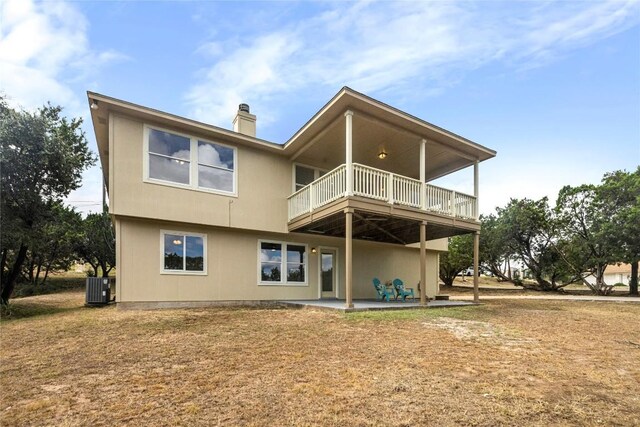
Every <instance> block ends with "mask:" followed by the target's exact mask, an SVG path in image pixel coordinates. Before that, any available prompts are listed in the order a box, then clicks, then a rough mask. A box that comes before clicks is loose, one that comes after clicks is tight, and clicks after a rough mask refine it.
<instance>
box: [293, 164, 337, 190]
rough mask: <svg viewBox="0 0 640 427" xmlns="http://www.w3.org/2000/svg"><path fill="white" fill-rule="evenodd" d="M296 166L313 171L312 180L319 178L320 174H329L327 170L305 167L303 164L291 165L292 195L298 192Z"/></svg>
mask: <svg viewBox="0 0 640 427" xmlns="http://www.w3.org/2000/svg"><path fill="white" fill-rule="evenodd" d="M296 166H302V167H303V168H307V169H313V180H314V181H315V180H316V179H318V178H320V172H324V173H325V174H326V173H327V172H329V170H328V169H322V168H317V167H315V166H310V165H305V164H304V163H297V162H294V163H292V164H291V191H292V194H293V193H295V192H296V191H298V190H297V189H296Z"/></svg>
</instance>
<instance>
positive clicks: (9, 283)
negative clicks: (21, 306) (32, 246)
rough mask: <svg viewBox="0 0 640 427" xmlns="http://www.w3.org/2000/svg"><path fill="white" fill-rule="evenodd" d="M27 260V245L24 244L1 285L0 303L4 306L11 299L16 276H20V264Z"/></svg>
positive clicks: (21, 245)
mask: <svg viewBox="0 0 640 427" xmlns="http://www.w3.org/2000/svg"><path fill="white" fill-rule="evenodd" d="M26 258H27V245H25V244H24V243H21V244H20V250H19V251H18V255H17V256H16V260H15V262H14V263H13V267H12V268H11V270H9V273H8V274H7V276H6V280H5V282H4V283H2V292H1V293H0V303H2V304H3V305H6V304H8V303H9V298H11V294H13V288H15V285H16V279H17V278H18V275H20V270H21V269H22V264H23V263H24V260H25V259H26Z"/></svg>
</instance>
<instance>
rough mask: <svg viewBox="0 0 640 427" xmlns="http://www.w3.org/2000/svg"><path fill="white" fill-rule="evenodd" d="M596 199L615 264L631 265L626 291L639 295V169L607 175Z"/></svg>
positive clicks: (604, 233)
mask: <svg viewBox="0 0 640 427" xmlns="http://www.w3.org/2000/svg"><path fill="white" fill-rule="evenodd" d="M597 197H598V199H599V200H600V203H601V204H602V206H603V210H604V212H605V214H604V215H605V216H606V217H607V218H608V219H609V221H608V222H607V224H606V226H605V229H604V230H603V235H604V236H606V238H607V239H608V240H610V244H611V246H612V248H613V250H614V258H615V260H616V261H617V262H626V263H629V264H631V281H630V286H629V291H630V293H631V294H632V295H638V263H639V261H640V166H639V167H638V168H637V169H636V170H635V171H634V172H627V171H615V172H612V173H608V174H606V175H605V176H604V178H603V179H602V183H601V185H600V186H599V187H598V188H597Z"/></svg>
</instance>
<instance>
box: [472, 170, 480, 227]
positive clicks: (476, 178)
mask: <svg viewBox="0 0 640 427" xmlns="http://www.w3.org/2000/svg"><path fill="white" fill-rule="evenodd" d="M473 195H474V196H475V197H476V219H478V218H480V161H479V160H477V159H476V161H475V163H474V164H473Z"/></svg>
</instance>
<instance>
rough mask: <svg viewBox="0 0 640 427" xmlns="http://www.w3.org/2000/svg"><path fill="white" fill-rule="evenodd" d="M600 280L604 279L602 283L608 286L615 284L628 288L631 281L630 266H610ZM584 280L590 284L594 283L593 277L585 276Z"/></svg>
mask: <svg viewBox="0 0 640 427" xmlns="http://www.w3.org/2000/svg"><path fill="white" fill-rule="evenodd" d="M602 278H603V279H604V283H606V284H607V285H609V286H612V285H615V284H617V283H622V284H623V285H625V286H629V282H630V281H631V264H610V265H608V266H607V268H605V270H604V275H603V276H602ZM585 280H586V281H587V282H589V283H591V284H595V283H596V278H595V277H594V276H587V277H586V279H585Z"/></svg>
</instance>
